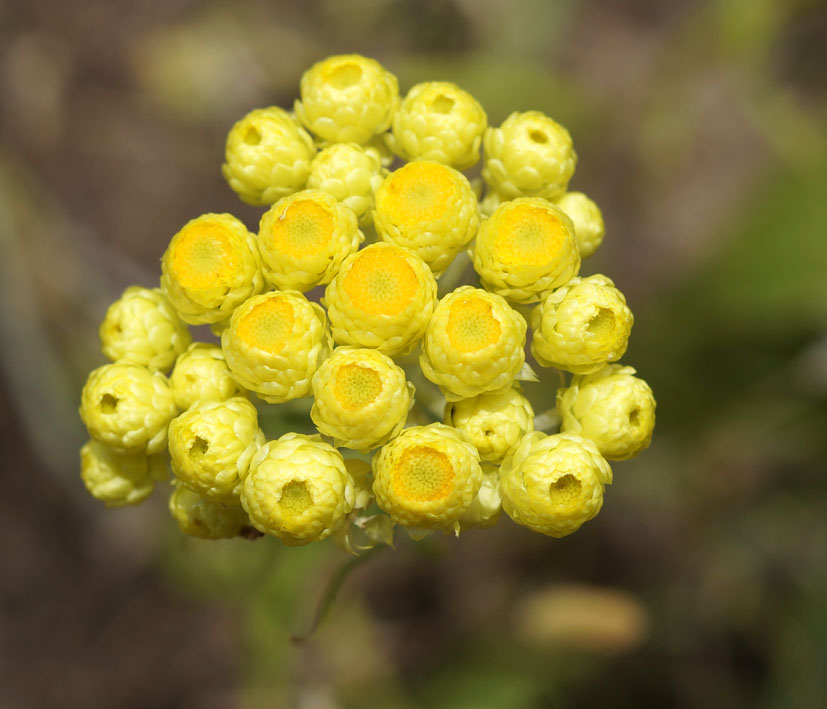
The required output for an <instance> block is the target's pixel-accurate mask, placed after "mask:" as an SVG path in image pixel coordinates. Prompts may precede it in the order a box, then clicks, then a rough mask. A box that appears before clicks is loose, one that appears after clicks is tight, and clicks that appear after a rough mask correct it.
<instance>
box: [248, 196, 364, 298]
mask: <svg viewBox="0 0 827 709" xmlns="http://www.w3.org/2000/svg"><path fill="white" fill-rule="evenodd" d="M364 238H365V237H364V235H363V234H362V232H361V231H359V227H358V224H357V220H356V215H355V214H354V213H353V210H351V209H350V208H349V207H347V206H345V205H344V204H340V203H339V202H337V201H336V198H335V197H333V196H332V195H330V194H328V193H327V192H322V191H320V190H303V191H302V192H297V193H296V194H294V195H290V196H289V197H285V198H284V199H282V200H280V201H278V202H276V203H275V204H274V205H273V206H272V207H270V209H269V210H267V212H265V213H264V216H262V218H261V224H260V226H259V231H258V246H259V250H260V252H261V260H262V269H263V272H264V277H265V279H266V280H267V281H268V282H269V283H271V284H272V285H273V286H275V287H276V288H279V289H281V290H299V291H302V292H303V291H308V290H310V289H311V288H313V287H314V286H317V285H320V284H324V283H329V282H330V279H332V278H333V276H334V275H335V274H336V272H337V271H338V270H339V267H340V266H341V265H342V261H343V260H344V259H345V257H347V256H348V255H350V254H352V253H353V252H354V251H356V249H357V248H359V244H360V243H362V241H363V240H364Z"/></svg>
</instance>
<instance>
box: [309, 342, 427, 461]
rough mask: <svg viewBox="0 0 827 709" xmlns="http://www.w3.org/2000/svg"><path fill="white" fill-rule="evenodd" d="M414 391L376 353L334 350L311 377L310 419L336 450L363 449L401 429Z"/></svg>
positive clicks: (397, 370)
mask: <svg viewBox="0 0 827 709" xmlns="http://www.w3.org/2000/svg"><path fill="white" fill-rule="evenodd" d="M413 394H414V388H413V385H412V384H410V383H409V382H408V381H407V380H406V379H405V371H404V370H403V369H402V368H401V367H398V366H397V365H396V364H394V362H393V360H392V359H391V358H390V357H388V356H387V355H384V354H382V353H381V352H379V351H377V350H369V349H360V348H351V347H339V348H337V349H335V350H334V351H333V354H332V355H331V356H330V358H328V359H327V360H325V361H324V362H323V363H322V365H321V367H319V369H318V371H317V372H316V374H314V375H313V397H314V399H315V403H314V404H313V408H312V410H311V412H310V417H311V418H312V419H313V422H314V423H315V424H316V426H317V428H318V429H319V431H321V432H322V433H323V434H324V435H326V436H330V437H331V438H333V442H334V444H335V445H336V446H343V447H345V448H352V449H354V450H360V451H367V450H370V449H371V448H376V447H378V446H381V445H383V444H384V443H386V442H387V441H388V440H389V439H390V438H392V437H393V436H395V435H396V434H398V433H399V431H401V430H402V427H403V426H404V425H405V420H406V419H407V416H408V410H409V409H410V408H411V406H412V405H413Z"/></svg>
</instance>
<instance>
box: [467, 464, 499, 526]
mask: <svg viewBox="0 0 827 709" xmlns="http://www.w3.org/2000/svg"><path fill="white" fill-rule="evenodd" d="M480 467H481V468H482V485H480V490H479V492H478V493H477V495H476V497H474V499H473V501H472V502H471V505H470V506H469V507H468V509H467V510H465V512H463V513H462V514H461V515H460V518H459V526H460V529H461V530H462V531H463V532H464V531H466V530H468V529H472V528H474V527H478V528H480V529H485V528H486V527H493V526H494V525H495V524H497V522H498V521H499V519H500V513H501V512H502V509H503V499H502V496H501V495H500V469H499V468H498V467H497V466H496V465H486V464H482V465H481V466H480Z"/></svg>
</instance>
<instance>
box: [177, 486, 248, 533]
mask: <svg viewBox="0 0 827 709" xmlns="http://www.w3.org/2000/svg"><path fill="white" fill-rule="evenodd" d="M169 511H170V514H172V516H173V518H174V519H175V521H176V522H178V528H179V529H180V530H181V531H182V532H183V533H184V534H189V535H190V536H191V537H199V538H201V539H230V538H232V537H237V536H238V535H239V534H240V533H241V531H242V530H243V529H244V528H245V527H248V526H249V525H250V518H249V517H247V513H246V512H244V510H243V509H242V508H241V507H240V506H239V505H238V504H222V503H221V502H215V501H213V500H209V499H207V498H206V497H204V496H203V495H199V494H198V493H197V492H195V491H193V490H190V489H189V488H188V487H185V486H183V485H176V486H175V488H174V489H173V491H172V494H171V495H170V497H169Z"/></svg>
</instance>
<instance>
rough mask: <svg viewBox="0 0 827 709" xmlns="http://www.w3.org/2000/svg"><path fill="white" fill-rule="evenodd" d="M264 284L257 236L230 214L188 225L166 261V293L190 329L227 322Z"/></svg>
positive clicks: (163, 266) (163, 261) (163, 269)
mask: <svg viewBox="0 0 827 709" xmlns="http://www.w3.org/2000/svg"><path fill="white" fill-rule="evenodd" d="M263 285H264V279H263V278H262V275H261V264H260V261H259V255H258V247H257V246H256V242H255V237H254V236H253V235H252V234H250V233H249V232H248V231H247V227H245V226H244V224H243V223H242V222H240V221H239V220H238V219H236V218H235V217H234V216H232V215H230V214H204V215H202V216H200V217H197V218H196V219H192V220H191V221H189V222H187V224H185V225H184V227H183V228H182V229H181V231H179V232H178V233H177V234H176V235H175V236H173V237H172V241H170V244H169V247H168V248H167V250H166V252H165V253H164V256H163V258H162V259H161V288H162V289H163V290H164V293H165V294H166V296H167V297H168V298H169V300H170V302H171V303H172V304H173V306H175V309H176V310H177V311H178V314H179V315H180V316H181V319H182V320H183V321H184V322H188V323H190V324H191V325H203V324H205V323H218V322H221V321H223V320H227V318H229V317H230V314H231V313H232V312H233V310H234V309H235V308H236V307H237V306H239V305H241V303H243V302H244V301H245V300H246V299H247V298H249V297H250V296H251V295H254V294H256V293H259V292H260V291H261V289H262V286H263Z"/></svg>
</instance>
